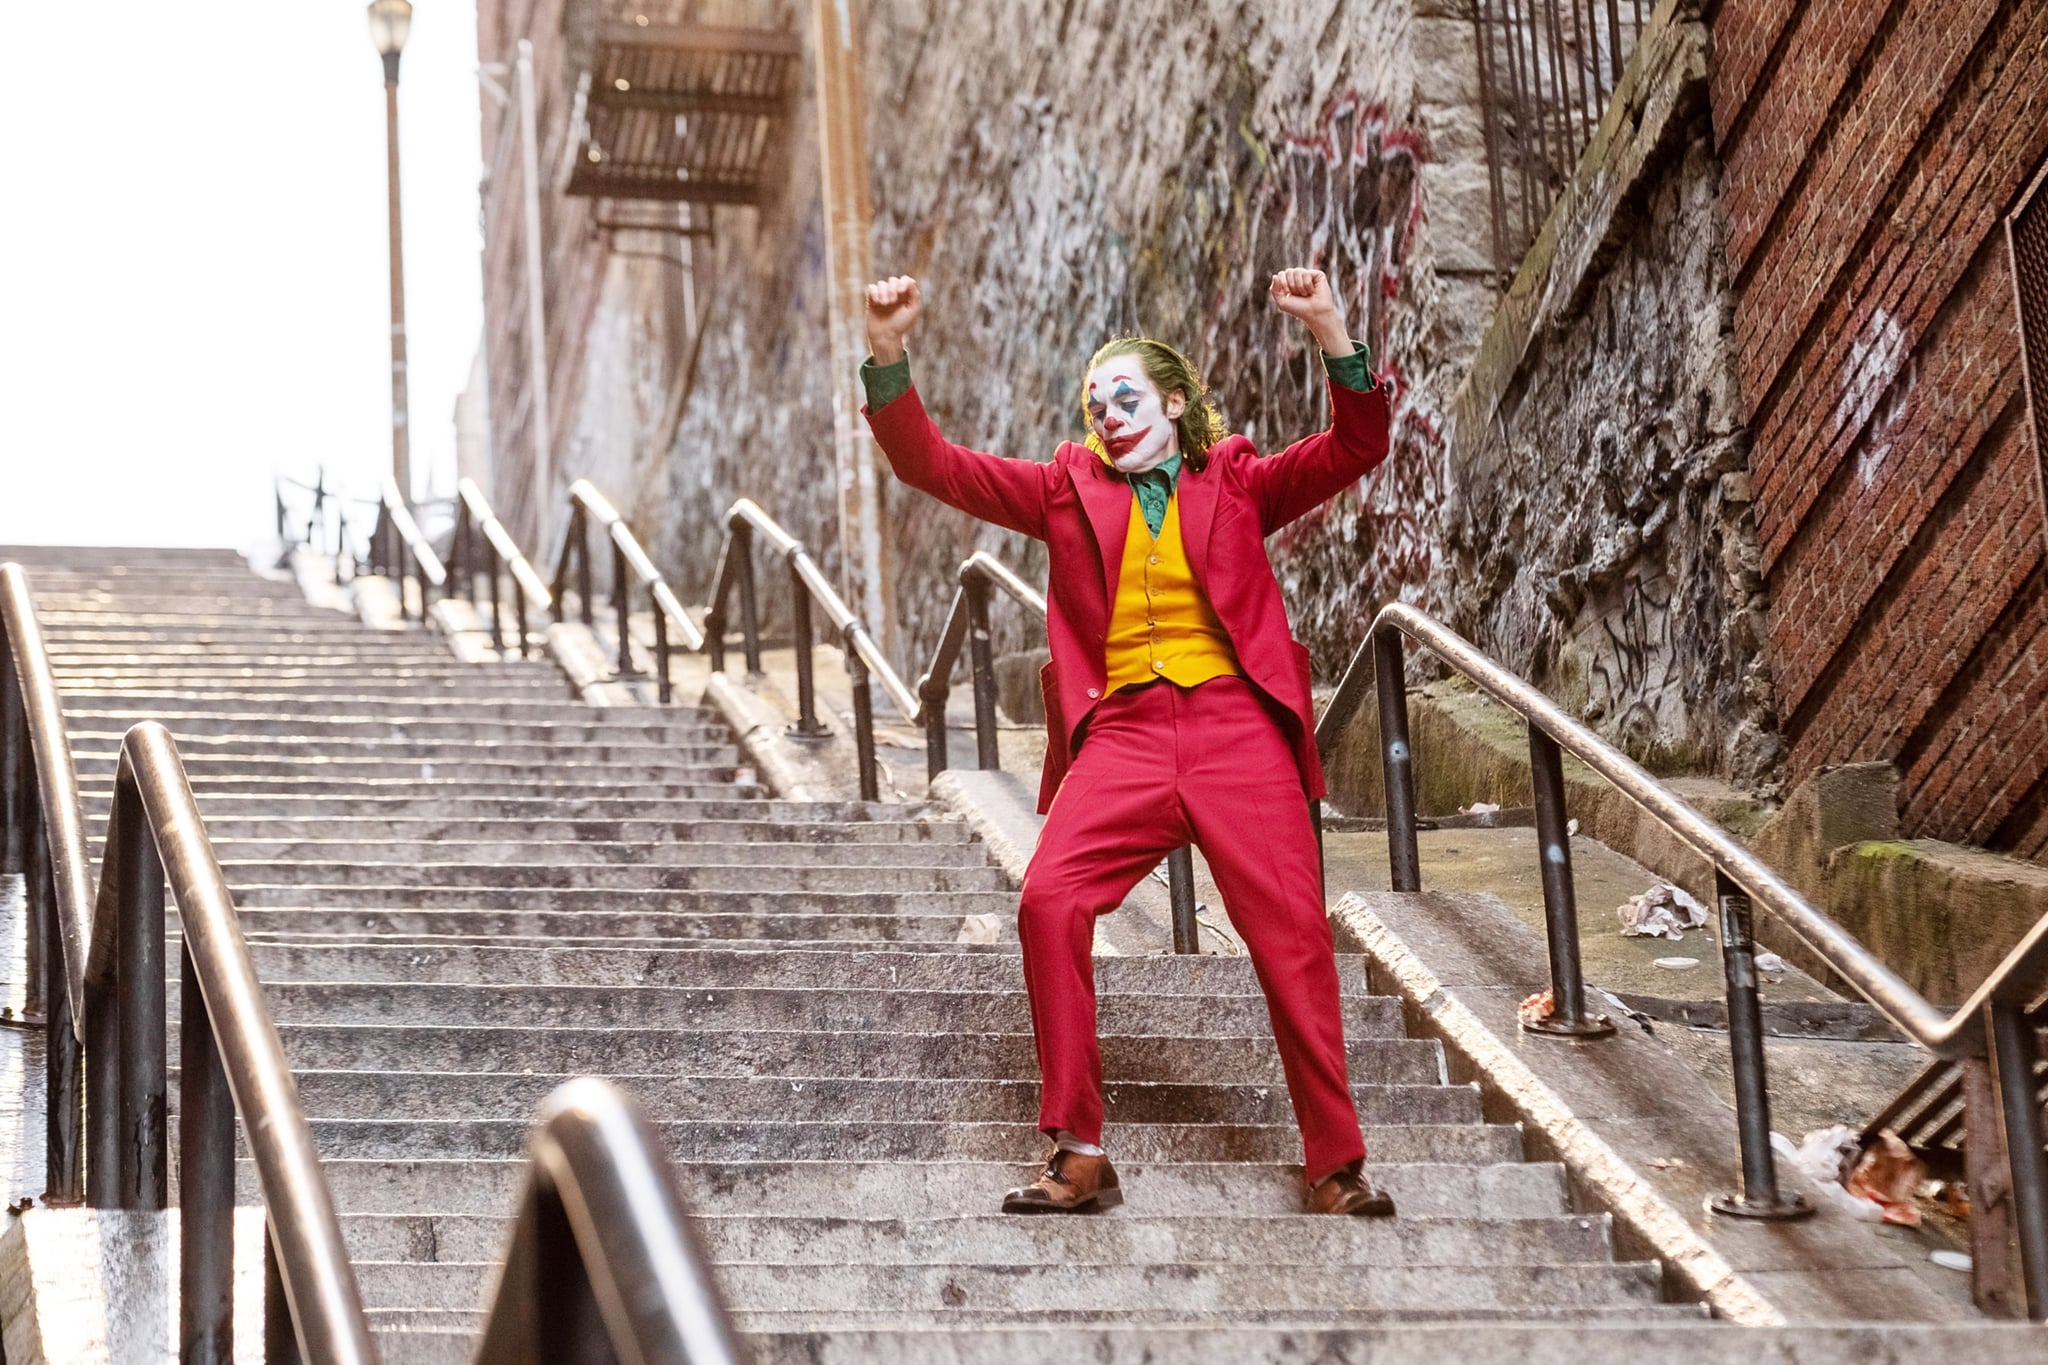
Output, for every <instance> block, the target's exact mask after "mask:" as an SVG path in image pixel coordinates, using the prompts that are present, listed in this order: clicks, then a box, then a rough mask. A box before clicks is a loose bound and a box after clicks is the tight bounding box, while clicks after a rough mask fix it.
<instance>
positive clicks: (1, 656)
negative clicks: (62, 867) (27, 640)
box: [0, 636, 29, 872]
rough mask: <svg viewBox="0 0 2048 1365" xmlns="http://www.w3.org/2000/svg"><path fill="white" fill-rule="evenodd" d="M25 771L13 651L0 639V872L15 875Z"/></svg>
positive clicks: (21, 861)
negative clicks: (3, 871) (13, 873)
mask: <svg viewBox="0 0 2048 1365" xmlns="http://www.w3.org/2000/svg"><path fill="white" fill-rule="evenodd" d="M28 771H29V752H28V715H27V711H26V709H25V708H24V707H23V705H22V701H21V688H20V683H19V682H18V681H17V680H16V678H15V676H14V647H13V645H12V644H10V643H9V642H8V641H7V640H6V639H5V638H4V636H0V836H4V838H0V870H5V871H9V872H19V871H21V870H22V869H23V868H25V867H26V866H27V865H28V859H27V858H26V857H25V856H23V853H24V850H25V849H26V848H27V847H28V843H27V840H26V837H25V829H24V827H25V826H26V824H27V821H26V820H25V819H24V818H23V817H24V816H25V815H26V814H27V812H28V806H27V803H26V801H25V800H24V797H25V791H24V784H25V782H26V775H27V773H28Z"/></svg>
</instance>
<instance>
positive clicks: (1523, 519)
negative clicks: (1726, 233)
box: [1430, 0, 1779, 780]
mask: <svg viewBox="0 0 2048 1365" xmlns="http://www.w3.org/2000/svg"><path fill="white" fill-rule="evenodd" d="M1688 8H1689V7H1688V6H1687V5H1686V4H1683V3H1676V2H1674V0H1667V3H1666V4H1665V5H1663V6H1661V7H1660V8H1659V12H1658V19H1657V20H1656V21H1653V22H1652V23H1651V25H1650V26H1649V27H1648V29H1647V30H1646V31H1645V36H1644V38H1643V41H1642V43H1641V44H1640V46H1639V47H1638V49H1637V52H1636V55H1635V57H1634V58H1633V59H1632V61H1631V69H1630V74H1629V75H1628V76H1627V77H1625V78H1624V81H1623V84H1622V86H1621V88H1620V89H1619V90H1618V91H1617V94H1616V98H1615V101H1614V104H1613V105H1612V106H1611V107H1610V109H1609V113H1608V116H1607V119H1606V121H1605V123H1604V124H1603V126H1602V128H1601V130H1600V133H1599V134H1598V135H1597V136H1596V138H1595V140H1594V142H1593V144H1592V146H1591V147H1590V149H1589V150H1588V153H1587V156H1586V160H1585V162H1584V163H1583V164H1582V165H1581V167H1580V168H1579V172H1578V175H1577V177H1576V179H1575V181H1574V183H1573V185H1572V186H1571V187H1570V189H1569V190H1568V191H1567V192H1566V193H1565V194H1564V195H1563V196H1562V197H1561V198H1560V200H1559V202H1558V206H1557V209H1556V211H1555V212H1554V213H1553V216H1552V218H1551V220H1550V222H1549V224H1548V226H1546V228H1545V229H1544V232H1543V234H1542V235H1541V237H1540V238H1539V239H1538V241H1537V243H1536V245H1535V246H1534V247H1533V248H1532V249H1531V251H1530V253H1529V255H1528V257H1527V258H1526V259H1525V260H1524V262H1523V265H1522V268H1521V271H1520V273H1519V274H1518V276H1517V279H1516V281H1515V284H1514V286H1513V288H1512V289H1511V291H1510V293H1509V295H1508V298H1507V300H1506V301H1505V302H1504V303H1503V305H1502V308H1501V310H1500V313H1499V314H1498V316H1497V317H1496V319H1495V321H1494V324H1493V327H1492V329H1491V330H1490V331H1489V333H1488V335H1487V338H1486V341H1485V343H1484V344H1483V346H1482V347H1481V350H1480V354H1479V358H1478V360H1477V361H1476V362H1475V365H1474V368H1473V372H1472V374H1471V377H1470V378H1469V380H1468V381H1467V383H1466V385H1465V387H1464V388H1463V389H1462V390H1461V391H1460V394H1459V397H1458V401H1457V404H1456V405H1455V407H1454V411H1453V436H1452V440H1451V443H1450V458H1449V473H1448V479H1447V489H1446V503H1447V508H1446V516H1445V518H1444V534H1445V537H1446V540H1447V545H1446V549H1445V553H1444V555H1443V558H1442V559H1441V561H1440V562H1439V565H1438V569H1437V572H1436V573H1435V575H1434V576H1433V577H1432V579H1431V590H1430V597H1431V599H1432V600H1433V602H1434V604H1435V605H1436V606H1437V607H1438V609H1439V610H1441V611H1443V612H1444V613H1445V614H1446V615H1447V616H1448V618H1449V619H1450V620H1451V621H1452V623H1453V624H1455V625H1456V626H1457V627H1458V628H1459V629H1460V630H1462V631H1464V632H1465V633H1467V634H1468V635H1470V636H1471V637H1472V638H1473V639H1474V640H1476V641H1477V642H1478V643H1479V645H1480V646H1481V647H1482V648H1484V649H1486V650H1487V651H1488V652H1489V653H1492V654H1493V655H1495V656H1496V657H1498V658H1500V659H1501V660H1503V661H1504V662H1505V663H1506V664H1507V665H1508V666H1509V667H1511V668H1513V669H1515V670H1516V671H1518V672H1520V673H1523V674H1525V675H1527V676H1529V677H1530V678H1532V679H1533V680H1534V681H1535V682H1536V683H1537V684H1538V685H1539V686H1541V687H1543V688H1544V689H1545V690H1546V691H1548V692H1549V693H1551V695H1553V696H1554V697H1556V698H1557V699H1558V700H1559V701H1560V702H1561V703H1563V704H1564V705H1565V706H1567V707H1568V708H1570V709H1572V710H1573V711H1575V712H1576V713H1578V714H1579V715H1580V716H1582V717H1583V718H1584V719H1585V720H1587V721H1588V722H1590V723H1591V724H1593V725H1594V726H1595V727H1596V728H1597V729H1599V730H1600V731H1601V732H1602V733H1603V734H1604V735H1606V736H1607V737H1608V738H1609V739H1611V740H1613V741H1615V742H1617V743H1619V744H1620V745H1621V746H1622V747H1623V748H1625V749H1627V750H1628V751H1629V752H1630V753H1632V754H1633V755H1634V756H1636V757H1637V758H1638V759H1639V760H1642V761H1645V762H1647V763H1649V764H1651V765H1653V766H1655V767H1659V768H1664V769H1672V770H1690V771H1703V772H1712V773H1717V774H1720V775H1723V776H1728V777H1732V778H1735V779H1737V780H1755V779H1757V778H1758V777H1760V776H1763V775H1765V774H1766V773H1767V772H1768V771H1769V769H1770V767H1771V765H1772V764H1773V763H1774V762H1775V761H1776V760H1777V759H1778V757H1779V754H1778V746H1777V742H1776V739H1775V721H1774V718H1773V715H1772V711H1771V693H1770V684H1769V674H1768V669H1767V667H1766V665H1765V662H1764V660H1763V657H1762V649H1761V641H1762V636H1763V608H1764V602H1763V598H1762V595H1761V587H1760V583H1759V581H1758V578H1757V573H1756V566H1755V553H1756V550H1755V531H1754V527H1753V525H1752V522H1751V519H1750V516H1749V510H1748V496H1749V495H1748V478H1747V472H1746V465H1745V453H1746V437H1745V433H1744V431H1743V428H1742V420H1741V413H1740V411H1739V406H1738V402H1737V398H1736V392H1735V370H1734V351H1733V346H1732V343H1731V335H1730V327H1731V322H1730V316H1729V307H1728V302H1727V300H1728V279H1727V270H1726V267H1725V264H1724V262H1723V259H1722V253H1721V240H1720V239H1721V213H1720V205H1719V195H1718V185H1719V168H1718V166H1717V164H1716V162H1715V160H1714V158H1713V155H1712V148H1711V128H1710V126H1709V123H1708V119H1707V110H1706V98H1705V96H1706V71H1707V34H1706V30H1705V27H1704V25H1702V24H1700V23H1699V22H1698V21H1697V19H1696V17H1691V16H1689V14H1688Z"/></svg>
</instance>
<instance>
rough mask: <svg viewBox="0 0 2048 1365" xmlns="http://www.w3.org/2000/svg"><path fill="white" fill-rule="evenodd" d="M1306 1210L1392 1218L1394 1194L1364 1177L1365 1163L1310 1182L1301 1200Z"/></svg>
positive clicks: (1351, 1165)
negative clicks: (1304, 1196)
mask: <svg viewBox="0 0 2048 1365" xmlns="http://www.w3.org/2000/svg"><path fill="white" fill-rule="evenodd" d="M1303 1202H1304V1203H1305V1204H1306V1206H1307V1210H1308V1212H1310V1213H1347V1214H1351V1215H1352V1216H1354V1217H1358V1218H1392V1217H1393V1216H1394V1197H1393V1196H1392V1195H1390V1194H1388V1193H1387V1192H1386V1191H1385V1190H1383V1189H1380V1188H1379V1187H1378V1186H1376V1185H1374V1184H1373V1183H1372V1182H1371V1181H1370V1180H1367V1179H1366V1178H1365V1162H1363V1161H1354V1162H1352V1163H1351V1164H1350V1165H1349V1166H1346V1167H1343V1168H1342V1169H1340V1170H1337V1171H1334V1172H1332V1173H1331V1174H1329V1175H1326V1176H1324V1177H1323V1179H1322V1181H1321V1182H1320V1183H1319V1184H1315V1185H1311V1186H1309V1189H1308V1197H1307V1199H1306V1200H1304V1201H1303Z"/></svg>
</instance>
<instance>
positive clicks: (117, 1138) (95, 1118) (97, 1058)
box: [85, 868, 122, 1209]
mask: <svg viewBox="0 0 2048 1365" xmlns="http://www.w3.org/2000/svg"><path fill="white" fill-rule="evenodd" d="M110 870H112V871H114V872H115V873H116V875H118V868H115V869H110ZM119 975H120V974H119V970H118V968H115V969H114V970H108V971H104V972H103V973H102V974H101V976H100V977H99V979H97V980H94V979H93V978H91V977H88V978H86V983H85V1061H86V1067H85V1202H86V1205H87V1207H89V1208H95V1209H112V1208H119V1207H120V1206H121V1145H122V1144H121V1066H120V1062H121V1017H120V1009H119V1005H118V1003H117V1002H118V1001H119V999H120V989H121V986H120V981H119Z"/></svg>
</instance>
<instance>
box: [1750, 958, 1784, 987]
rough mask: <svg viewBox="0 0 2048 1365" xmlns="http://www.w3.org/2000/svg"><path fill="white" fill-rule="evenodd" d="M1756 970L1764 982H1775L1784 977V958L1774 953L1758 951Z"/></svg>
mask: <svg viewBox="0 0 2048 1365" xmlns="http://www.w3.org/2000/svg"><path fill="white" fill-rule="evenodd" d="M1756 971H1757V975H1758V976H1761V977H1762V978H1763V979H1764V980H1765V981H1766V982H1769V983H1776V982H1779V981H1783V980H1784V979H1785V972H1786V967H1785V959H1784V958H1782V957H1779V956H1778V955H1777V954H1776V953H1758V954H1757V955H1756Z"/></svg>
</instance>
